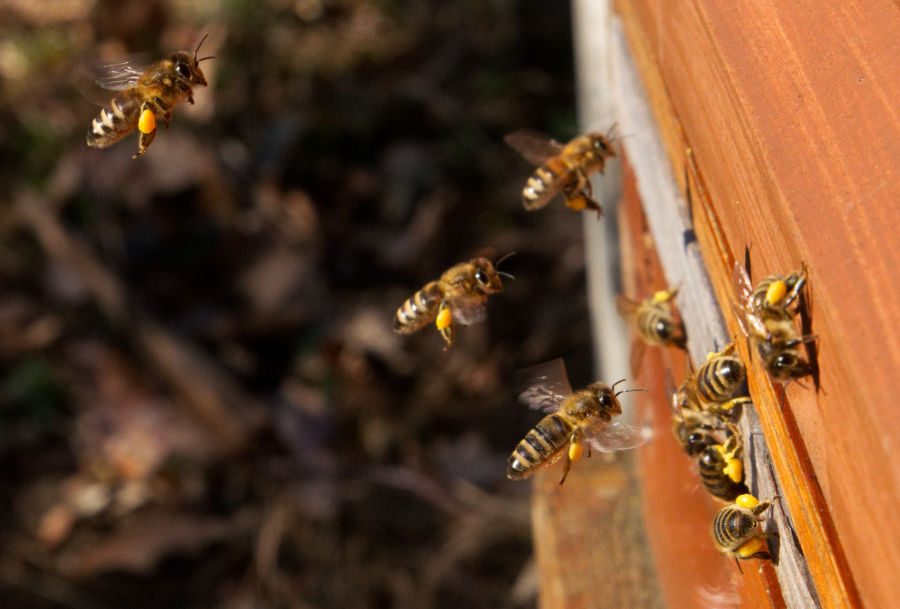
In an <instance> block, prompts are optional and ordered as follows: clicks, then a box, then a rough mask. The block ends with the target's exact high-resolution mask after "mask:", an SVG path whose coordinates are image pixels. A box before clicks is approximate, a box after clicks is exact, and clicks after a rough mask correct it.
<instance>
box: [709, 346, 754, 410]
mask: <svg viewBox="0 0 900 609" xmlns="http://www.w3.org/2000/svg"><path fill="white" fill-rule="evenodd" d="M744 375H745V370H744V364H743V362H741V360H740V359H738V358H736V357H730V356H727V355H721V356H718V357H713V358H712V359H709V360H707V361H706V362H705V363H704V364H703V365H702V366H701V367H700V370H699V372H698V373H697V389H698V390H699V392H700V397H701V398H703V400H704V401H705V402H709V403H717V402H724V401H726V400H728V398H730V397H731V395H732V394H733V393H734V392H735V391H736V390H737V389H738V387H740V386H741V383H743V382H744Z"/></svg>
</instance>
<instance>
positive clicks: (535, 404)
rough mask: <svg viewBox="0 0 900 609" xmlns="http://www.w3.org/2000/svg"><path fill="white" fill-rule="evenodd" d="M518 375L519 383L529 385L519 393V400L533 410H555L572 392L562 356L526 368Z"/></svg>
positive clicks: (521, 385)
mask: <svg viewBox="0 0 900 609" xmlns="http://www.w3.org/2000/svg"><path fill="white" fill-rule="evenodd" d="M518 376H519V378H520V382H518V383H517V385H519V386H520V387H523V386H524V387H527V388H526V389H525V390H524V391H522V392H521V393H520V394H519V400H520V401H522V402H524V403H525V404H526V405H527V406H528V407H529V408H531V409H533V410H543V411H545V412H554V411H555V410H557V409H558V408H559V405H560V404H561V403H562V402H563V401H565V399H566V398H567V397H569V396H570V395H571V394H572V387H571V385H569V377H568V375H567V374H566V364H565V362H564V361H563V360H562V358H559V357H558V358H556V359H553V360H550V361H549V362H544V363H542V364H537V365H535V366H531V367H529V368H525V369H523V370H521V371H519V375H518Z"/></svg>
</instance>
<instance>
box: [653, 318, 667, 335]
mask: <svg viewBox="0 0 900 609" xmlns="http://www.w3.org/2000/svg"><path fill="white" fill-rule="evenodd" d="M656 335H657V336H659V337H660V338H669V324H667V323H666V322H664V321H658V322H656Z"/></svg>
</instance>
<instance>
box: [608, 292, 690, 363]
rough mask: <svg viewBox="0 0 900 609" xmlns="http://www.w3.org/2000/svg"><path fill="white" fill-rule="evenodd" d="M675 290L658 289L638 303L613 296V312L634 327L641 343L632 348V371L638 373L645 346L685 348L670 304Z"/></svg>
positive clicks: (681, 325) (678, 322)
mask: <svg viewBox="0 0 900 609" xmlns="http://www.w3.org/2000/svg"><path fill="white" fill-rule="evenodd" d="M677 294H678V288H675V289H668V290H659V291H657V292H656V293H655V294H653V295H652V296H650V297H649V298H645V299H644V300H641V301H637V300H631V299H630V298H628V297H626V296H625V295H624V294H619V295H617V296H616V310H617V311H618V312H619V315H620V316H621V317H622V319H624V320H625V321H626V322H628V323H629V325H631V327H633V328H634V330H635V332H636V333H637V335H638V337H639V338H640V339H641V340H640V341H635V342H634V343H633V344H632V346H631V371H632V372H633V373H634V374H637V373H638V371H639V370H640V363H641V359H642V358H643V355H644V349H645V346H646V345H656V346H666V345H674V346H676V347H678V348H679V349H684V347H685V343H686V337H685V333H684V325H683V324H682V323H681V320H680V319H678V318H677V317H676V315H675V311H674V310H673V309H672V305H671V301H672V299H674V298H675V296H676V295H677Z"/></svg>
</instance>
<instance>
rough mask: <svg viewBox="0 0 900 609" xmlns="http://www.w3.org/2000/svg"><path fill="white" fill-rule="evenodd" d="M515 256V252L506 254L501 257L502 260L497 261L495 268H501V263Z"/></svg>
mask: <svg viewBox="0 0 900 609" xmlns="http://www.w3.org/2000/svg"><path fill="white" fill-rule="evenodd" d="M514 255H515V252H510V253H508V254H504V255H503V256H500V258H499V259H498V260H497V262H495V263H494V268H497V267H498V266H500V263H501V262H503V261H504V260H506V259H507V258H509V257H510V256H514Z"/></svg>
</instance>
